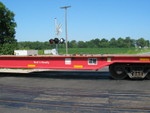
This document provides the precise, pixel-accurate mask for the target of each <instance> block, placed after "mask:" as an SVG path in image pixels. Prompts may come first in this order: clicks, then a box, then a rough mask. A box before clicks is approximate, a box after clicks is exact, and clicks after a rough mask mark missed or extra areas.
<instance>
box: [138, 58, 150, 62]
mask: <svg viewBox="0 0 150 113" xmlns="http://www.w3.org/2000/svg"><path fill="white" fill-rule="evenodd" d="M140 61H150V58H140Z"/></svg>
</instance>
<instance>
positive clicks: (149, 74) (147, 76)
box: [146, 72, 150, 80]
mask: <svg viewBox="0 0 150 113" xmlns="http://www.w3.org/2000/svg"><path fill="white" fill-rule="evenodd" d="M146 78H147V79H149V80H150V72H149V73H148V74H147V75H146Z"/></svg>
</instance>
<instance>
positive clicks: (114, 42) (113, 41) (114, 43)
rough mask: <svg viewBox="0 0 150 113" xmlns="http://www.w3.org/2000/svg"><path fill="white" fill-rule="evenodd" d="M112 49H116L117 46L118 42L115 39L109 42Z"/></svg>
mask: <svg viewBox="0 0 150 113" xmlns="http://www.w3.org/2000/svg"><path fill="white" fill-rule="evenodd" d="M109 45H110V47H116V45H117V40H116V39H115V38H112V39H111V40H110V42H109Z"/></svg>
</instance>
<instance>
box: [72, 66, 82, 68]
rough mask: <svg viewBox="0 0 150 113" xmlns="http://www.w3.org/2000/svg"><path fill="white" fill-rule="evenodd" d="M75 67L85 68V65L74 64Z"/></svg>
mask: <svg viewBox="0 0 150 113" xmlns="http://www.w3.org/2000/svg"><path fill="white" fill-rule="evenodd" d="M74 68H83V65H74Z"/></svg>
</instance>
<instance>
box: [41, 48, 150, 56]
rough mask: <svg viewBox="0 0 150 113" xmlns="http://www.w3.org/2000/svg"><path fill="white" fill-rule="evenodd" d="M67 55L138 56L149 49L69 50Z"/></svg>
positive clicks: (61, 50)
mask: <svg viewBox="0 0 150 113" xmlns="http://www.w3.org/2000/svg"><path fill="white" fill-rule="evenodd" d="M68 50H69V54H138V53H144V52H150V49H136V48H69V49H68ZM65 53H66V52H65V48H59V54H65ZM43 54H44V50H39V55H43Z"/></svg>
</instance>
